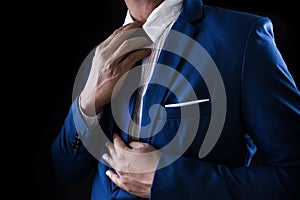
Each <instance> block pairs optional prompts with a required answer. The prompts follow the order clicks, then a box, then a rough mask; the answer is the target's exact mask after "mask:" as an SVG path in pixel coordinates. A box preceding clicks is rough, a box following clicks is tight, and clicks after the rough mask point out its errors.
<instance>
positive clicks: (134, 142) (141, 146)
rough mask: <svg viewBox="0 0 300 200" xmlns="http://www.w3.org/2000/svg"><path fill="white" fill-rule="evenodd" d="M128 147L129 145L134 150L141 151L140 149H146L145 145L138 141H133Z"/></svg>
mask: <svg viewBox="0 0 300 200" xmlns="http://www.w3.org/2000/svg"><path fill="white" fill-rule="evenodd" d="M128 145H129V147H131V148H133V149H139V148H143V147H145V145H144V143H142V142H137V141H132V142H130V143H129V144H128Z"/></svg>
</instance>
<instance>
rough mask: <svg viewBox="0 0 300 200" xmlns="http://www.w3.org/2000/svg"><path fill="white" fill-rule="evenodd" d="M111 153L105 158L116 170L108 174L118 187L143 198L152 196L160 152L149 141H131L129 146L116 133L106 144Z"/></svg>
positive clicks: (109, 171)
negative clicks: (111, 140) (151, 191)
mask: <svg viewBox="0 0 300 200" xmlns="http://www.w3.org/2000/svg"><path fill="white" fill-rule="evenodd" d="M106 146H107V148H108V150H109V153H110V155H108V154H104V155H103V159H104V160H105V162H107V163H108V164H109V165H110V166H111V167H112V168H113V169H115V171H112V170H108V171H107V172H106V175H107V176H108V177H109V178H110V179H111V180H112V182H114V183H115V184H116V185H117V186H118V187H120V188H122V189H123V190H126V191H127V192H129V193H131V194H133V195H136V196H140V197H143V198H150V189H151V186H152V181H153V178H154V172H155V170H156V167H157V164H158V161H159V159H160V152H159V151H157V150H156V149H155V148H154V147H152V146H151V145H149V144H147V143H142V142H136V141H134V142H130V143H129V147H127V146H126V144H125V143H124V142H123V141H122V139H121V138H120V137H119V136H118V135H117V134H114V138H113V143H110V142H109V143H107V144H106Z"/></svg>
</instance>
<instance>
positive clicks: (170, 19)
mask: <svg viewBox="0 0 300 200" xmlns="http://www.w3.org/2000/svg"><path fill="white" fill-rule="evenodd" d="M182 2H183V0H164V1H163V2H162V3H161V4H160V5H159V6H158V7H157V8H155V9H154V10H153V11H152V13H151V14H150V15H149V17H148V18H147V21H146V22H145V23H144V25H143V29H144V31H145V33H146V34H147V35H148V37H149V38H150V39H151V40H152V42H153V43H152V44H151V45H150V46H149V48H151V49H152V51H151V54H150V56H148V57H147V58H144V59H143V60H142V65H143V66H145V67H142V73H141V78H140V80H141V82H142V83H149V81H150V78H151V76H152V73H153V70H154V67H155V65H156V63H157V61H158V57H159V55H160V52H161V49H162V48H163V44H164V42H165V40H166V38H167V35H168V34H169V31H170V30H171V28H172V25H173V24H174V22H175V21H176V20H177V18H178V16H179V15H180V12H181V9H182ZM132 22H134V19H133V18H132V17H131V15H130V12H129V11H127V15H126V18H125V21H124V25H126V24H129V23H132ZM146 89H147V86H143V87H141V88H139V90H138V94H137V99H136V104H135V109H134V113H133V120H134V121H135V122H136V123H137V124H139V125H140V124H141V116H142V105H143V98H142V97H143V96H144V94H145V92H146ZM79 104H80V102H79ZM79 109H80V105H79ZM81 113H82V115H83V118H84V120H85V121H86V123H87V125H88V127H89V128H91V129H92V128H94V127H96V126H97V123H98V122H97V117H89V116H86V115H85V114H84V113H83V112H82V111H81ZM98 117H99V116H98ZM129 133H130V134H131V136H133V137H134V138H136V139H137V138H139V133H140V130H139V127H136V126H130V127H129Z"/></svg>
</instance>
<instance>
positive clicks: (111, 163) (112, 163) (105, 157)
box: [102, 153, 116, 168]
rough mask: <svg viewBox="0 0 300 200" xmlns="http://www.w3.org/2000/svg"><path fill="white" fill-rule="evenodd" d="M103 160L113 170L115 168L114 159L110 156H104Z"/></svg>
mask: <svg viewBox="0 0 300 200" xmlns="http://www.w3.org/2000/svg"><path fill="white" fill-rule="evenodd" d="M102 158H103V160H104V161H105V162H106V163H107V164H108V165H109V166H111V167H112V168H115V167H116V166H115V162H114V161H113V159H112V158H111V157H110V156H109V155H108V154H106V153H105V154H103V156H102Z"/></svg>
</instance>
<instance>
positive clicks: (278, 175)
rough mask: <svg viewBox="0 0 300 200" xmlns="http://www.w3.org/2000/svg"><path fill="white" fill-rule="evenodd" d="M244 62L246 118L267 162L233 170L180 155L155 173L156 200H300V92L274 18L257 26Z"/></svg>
mask: <svg viewBox="0 0 300 200" xmlns="http://www.w3.org/2000/svg"><path fill="white" fill-rule="evenodd" d="M243 60H244V62H243V66H242V68H243V69H242V86H241V88H242V97H241V98H242V105H241V106H242V112H243V113H242V116H243V118H244V122H245V129H246V130H245V131H247V133H248V134H249V135H250V136H251V138H252V139H253V141H254V143H255V145H256V146H257V150H258V152H259V153H260V154H261V155H262V156H263V160H264V162H263V164H260V165H251V166H249V167H244V166H241V167H236V168H231V167H229V166H226V165H219V164H216V163H213V162H204V161H201V160H197V159H193V158H187V157H180V158H179V159H177V160H176V161H175V162H173V163H172V164H170V165H169V166H167V167H165V168H162V169H159V170H157V171H156V172H155V177H154V181H153V186H152V189H151V199H212V200H213V199H222V200H229V199H242V200H253V199H258V200H264V199H300V191H299V188H298V187H299V185H300V94H299V90H298V89H297V87H296V85H295V82H294V81H293V79H292V77H291V75H290V73H289V71H288V69H287V67H286V65H285V62H284V61H283V59H282V57H281V55H280V53H279V51H278V49H277V47H276V45H275V41H274V37H273V30H272V24H271V22H270V20H269V19H267V18H263V19H260V20H258V21H257V22H256V23H255V24H254V25H253V27H252V29H251V31H250V32H249V35H248V38H247V43H246V44H245V49H244V58H243ZM160 162H164V158H162V159H161V161H160Z"/></svg>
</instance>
